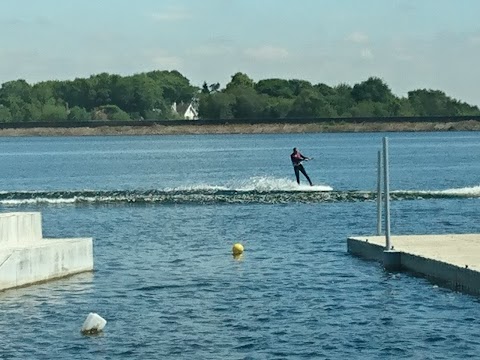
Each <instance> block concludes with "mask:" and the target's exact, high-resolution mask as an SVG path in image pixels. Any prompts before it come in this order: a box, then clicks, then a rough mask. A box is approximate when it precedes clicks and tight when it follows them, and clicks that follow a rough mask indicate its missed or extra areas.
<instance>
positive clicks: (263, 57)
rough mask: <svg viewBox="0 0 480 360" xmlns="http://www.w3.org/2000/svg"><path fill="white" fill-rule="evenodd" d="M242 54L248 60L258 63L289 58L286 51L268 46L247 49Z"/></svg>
mask: <svg viewBox="0 0 480 360" xmlns="http://www.w3.org/2000/svg"><path fill="white" fill-rule="evenodd" d="M244 54H245V56H247V57H249V58H252V59H255V60H260V61H276V60H279V59H285V58H287V57H288V56H289V53H288V50H287V49H285V48H280V47H274V46H270V45H266V46H260V47H256V48H248V49H246V50H245V51H244Z"/></svg>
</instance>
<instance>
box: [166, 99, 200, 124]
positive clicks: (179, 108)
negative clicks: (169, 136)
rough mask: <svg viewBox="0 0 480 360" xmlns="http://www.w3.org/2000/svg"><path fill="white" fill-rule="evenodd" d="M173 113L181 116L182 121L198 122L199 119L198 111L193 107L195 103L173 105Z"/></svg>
mask: <svg viewBox="0 0 480 360" xmlns="http://www.w3.org/2000/svg"><path fill="white" fill-rule="evenodd" d="M172 111H173V112H175V113H177V114H178V115H180V117H181V118H182V119H185V120H197V119H198V111H197V110H196V109H195V107H194V106H193V103H189V104H184V103H180V104H177V103H176V102H174V103H173V104H172Z"/></svg>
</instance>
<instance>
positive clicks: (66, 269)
mask: <svg viewBox="0 0 480 360" xmlns="http://www.w3.org/2000/svg"><path fill="white" fill-rule="evenodd" d="M91 270H93V239H92V238H73V239H44V238H43V236H42V224H41V214H40V213H38V212H17V213H2V214H0V291H1V290H5V289H10V288H15V287H20V286H25V285H29V284H33V283H37V282H43V281H47V280H52V279H56V278H61V277H65V276H68V275H72V274H76V273H80V272H85V271H91Z"/></svg>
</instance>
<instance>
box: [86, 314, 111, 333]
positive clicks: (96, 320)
mask: <svg viewBox="0 0 480 360" xmlns="http://www.w3.org/2000/svg"><path fill="white" fill-rule="evenodd" d="M106 324H107V320H105V319H104V318H102V317H101V316H100V315H98V314H97V313H90V314H88V316H87V318H86V319H85V322H84V323H83V326H82V333H83V334H96V333H98V332H100V331H102V330H103V328H104V327H105V325H106Z"/></svg>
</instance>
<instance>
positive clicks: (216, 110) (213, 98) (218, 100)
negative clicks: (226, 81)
mask: <svg viewBox="0 0 480 360" xmlns="http://www.w3.org/2000/svg"><path fill="white" fill-rule="evenodd" d="M234 102H235V96H234V95H231V94H226V93H223V92H219V93H215V94H209V95H206V96H202V97H200V104H199V109H198V115H199V117H200V118H201V119H232V118H233V113H232V106H233V104H234Z"/></svg>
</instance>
